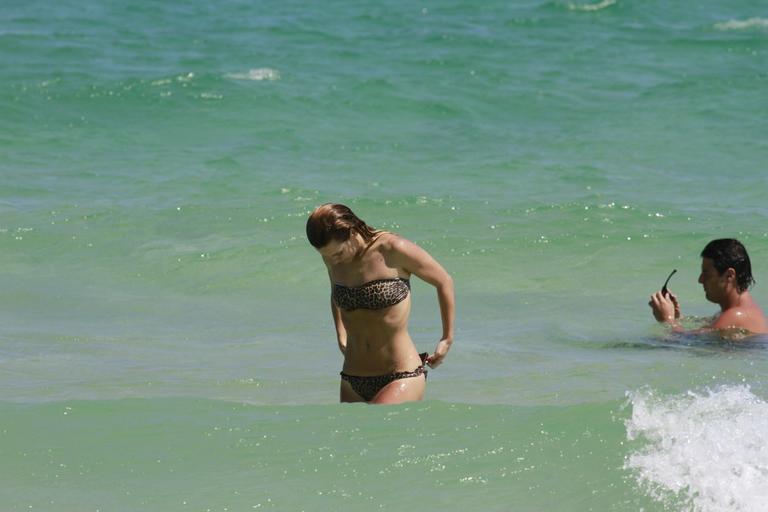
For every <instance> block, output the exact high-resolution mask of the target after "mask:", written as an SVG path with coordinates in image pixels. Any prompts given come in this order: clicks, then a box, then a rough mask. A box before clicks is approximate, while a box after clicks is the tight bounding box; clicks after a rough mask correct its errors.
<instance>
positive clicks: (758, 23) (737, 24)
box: [715, 18, 768, 30]
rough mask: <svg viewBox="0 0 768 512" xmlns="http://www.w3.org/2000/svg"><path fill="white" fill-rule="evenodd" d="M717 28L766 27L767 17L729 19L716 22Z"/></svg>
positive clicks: (767, 23)
mask: <svg viewBox="0 0 768 512" xmlns="http://www.w3.org/2000/svg"><path fill="white" fill-rule="evenodd" d="M715 28H716V29H717V30H747V29H750V28H762V29H768V19H765V18H749V19H748V20H730V21H726V22H725V23H716V24H715Z"/></svg>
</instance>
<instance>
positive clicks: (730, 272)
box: [723, 267, 736, 283]
mask: <svg viewBox="0 0 768 512" xmlns="http://www.w3.org/2000/svg"><path fill="white" fill-rule="evenodd" d="M723 275H724V276H725V278H726V279H727V280H728V282H729V283H735V282H736V270H735V269H733V268H732V267H728V268H727V269H725V272H723Z"/></svg>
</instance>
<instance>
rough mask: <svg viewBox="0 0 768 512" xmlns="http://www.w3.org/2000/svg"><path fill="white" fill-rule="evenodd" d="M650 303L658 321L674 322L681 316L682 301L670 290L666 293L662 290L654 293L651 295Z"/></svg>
mask: <svg viewBox="0 0 768 512" xmlns="http://www.w3.org/2000/svg"><path fill="white" fill-rule="evenodd" d="M648 305H649V306H650V307H651V310H652V311H653V316H654V318H656V320H657V321H658V322H666V323H669V324H673V323H675V320H677V319H678V318H680V303H679V302H678V300H677V296H676V295H675V294H673V293H672V292H668V293H667V294H666V295H665V294H662V293H661V292H656V293H654V294H653V295H651V300H650V301H648Z"/></svg>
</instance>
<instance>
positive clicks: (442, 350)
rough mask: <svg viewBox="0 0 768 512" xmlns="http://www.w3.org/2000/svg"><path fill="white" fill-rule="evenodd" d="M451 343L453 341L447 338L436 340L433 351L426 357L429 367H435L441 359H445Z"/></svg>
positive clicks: (441, 361)
mask: <svg viewBox="0 0 768 512" xmlns="http://www.w3.org/2000/svg"><path fill="white" fill-rule="evenodd" d="M451 343H453V340H451V339H448V338H443V339H442V340H440V341H438V342H437V347H435V353H434V354H432V355H431V356H428V357H427V364H428V365H429V367H430V368H437V367H438V366H440V365H441V364H443V359H445V356H446V355H447V354H448V350H449V349H450V348H451Z"/></svg>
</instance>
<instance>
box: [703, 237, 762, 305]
mask: <svg viewBox="0 0 768 512" xmlns="http://www.w3.org/2000/svg"><path fill="white" fill-rule="evenodd" d="M701 257H702V258H709V259H711V260H712V264H713V265H714V267H715V269H717V272H718V274H720V275H722V274H723V272H725V271H726V270H728V269H729V268H732V269H733V270H735V271H736V287H737V288H738V290H739V293H741V292H743V291H746V290H748V289H749V287H750V286H752V285H753V284H755V279H754V278H753V277H752V264H751V263H750V261H749V255H748V254H747V249H746V248H745V247H744V245H743V244H742V243H741V242H739V241H738V240H736V239H735V238H719V239H717V240H712V241H711V242H709V243H708V244H707V246H706V247H704V250H703V251H701Z"/></svg>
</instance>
